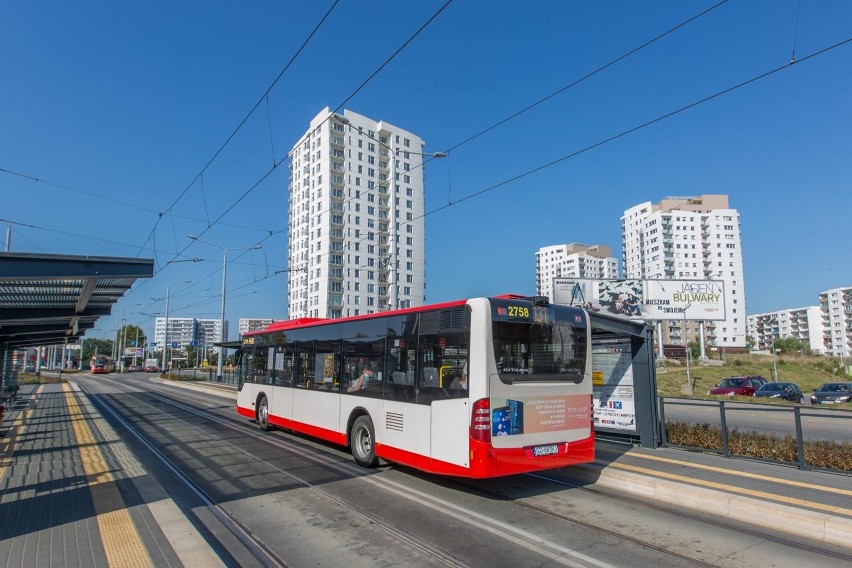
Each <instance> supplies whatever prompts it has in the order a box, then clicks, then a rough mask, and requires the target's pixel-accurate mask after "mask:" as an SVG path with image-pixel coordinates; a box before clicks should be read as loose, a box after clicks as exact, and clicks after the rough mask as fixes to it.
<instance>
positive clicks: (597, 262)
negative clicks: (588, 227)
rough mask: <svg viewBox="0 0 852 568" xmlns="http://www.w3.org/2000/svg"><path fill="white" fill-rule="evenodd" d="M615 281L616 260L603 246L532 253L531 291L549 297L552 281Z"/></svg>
mask: <svg viewBox="0 0 852 568" xmlns="http://www.w3.org/2000/svg"><path fill="white" fill-rule="evenodd" d="M569 277H573V278H602V279H614V278H618V259H617V258H615V257H614V256H612V248H610V247H608V246H605V245H584V244H581V243H569V244H565V245H551V246H547V247H542V248H540V249H538V252H536V253H535V289H536V294H538V295H540V296H547V297H548V298H552V297H553V279H554V278H569Z"/></svg>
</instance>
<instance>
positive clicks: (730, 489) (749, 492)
mask: <svg viewBox="0 0 852 568" xmlns="http://www.w3.org/2000/svg"><path fill="white" fill-rule="evenodd" d="M608 467H613V468H615V469H622V470H625V471H632V472H636V473H641V474H643V475H647V476H650V477H662V478H664V479H672V480H674V481H681V482H684V483H687V484H690V485H700V486H704V487H711V488H713V489H719V490H720V491H724V492H726V493H739V494H741V495H745V496H747V497H754V498H759V499H766V500H768V501H776V502H779V503H788V504H791V505H797V506H799V507H807V508H809V509H819V510H822V511H829V512H831V513H838V514H841V515H848V516H852V509H845V508H843V507H835V506H834V505H824V504H822V503H815V502H813V501H808V500H806V499H797V498H795V497H784V496H781V495H775V494H772V493H766V492H765V491H755V490H753V489H746V488H741V487H736V486H733V485H726V484H724V483H717V482H715V481H704V480H701V479H695V478H693V477H687V476H685V475H677V474H675V473H665V472H662V471H656V470H653V469H648V468H646V467H639V466H635V465H627V464H620V463H611V464H609V465H608Z"/></svg>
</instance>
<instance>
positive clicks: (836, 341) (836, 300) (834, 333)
mask: <svg viewBox="0 0 852 568" xmlns="http://www.w3.org/2000/svg"><path fill="white" fill-rule="evenodd" d="M819 305H820V310H821V312H822V321H823V324H824V325H825V328H824V331H823V340H824V342H825V345H826V347H827V349H828V352H829V354H831V355H834V356H836V357H848V356H850V355H852V287H848V288H832V289H831V290H826V291H825V292H822V293H820V295H819Z"/></svg>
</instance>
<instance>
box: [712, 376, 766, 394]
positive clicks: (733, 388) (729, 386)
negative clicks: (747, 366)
mask: <svg viewBox="0 0 852 568" xmlns="http://www.w3.org/2000/svg"><path fill="white" fill-rule="evenodd" d="M766 383H767V381H766V379H764V378H763V377H758V376H753V377H728V378H727V379H722V380H721V381H719V384H718V385H716V386H715V387H713V388H712V389H710V390H709V391H707V394H726V395H728V396H754V392H755V391H756V390H757V389H759V388H760V387H762V386H763V385H765V384H766Z"/></svg>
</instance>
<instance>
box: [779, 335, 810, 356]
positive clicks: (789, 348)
mask: <svg viewBox="0 0 852 568" xmlns="http://www.w3.org/2000/svg"><path fill="white" fill-rule="evenodd" d="M775 350H776V351H780V352H782V353H786V354H787V355H798V354H799V353H804V354H810V349H808V346H807V344H806V343H805V342H804V341H802V340H801V339H798V338H795V337H782V338H781V339H776V340H775Z"/></svg>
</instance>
